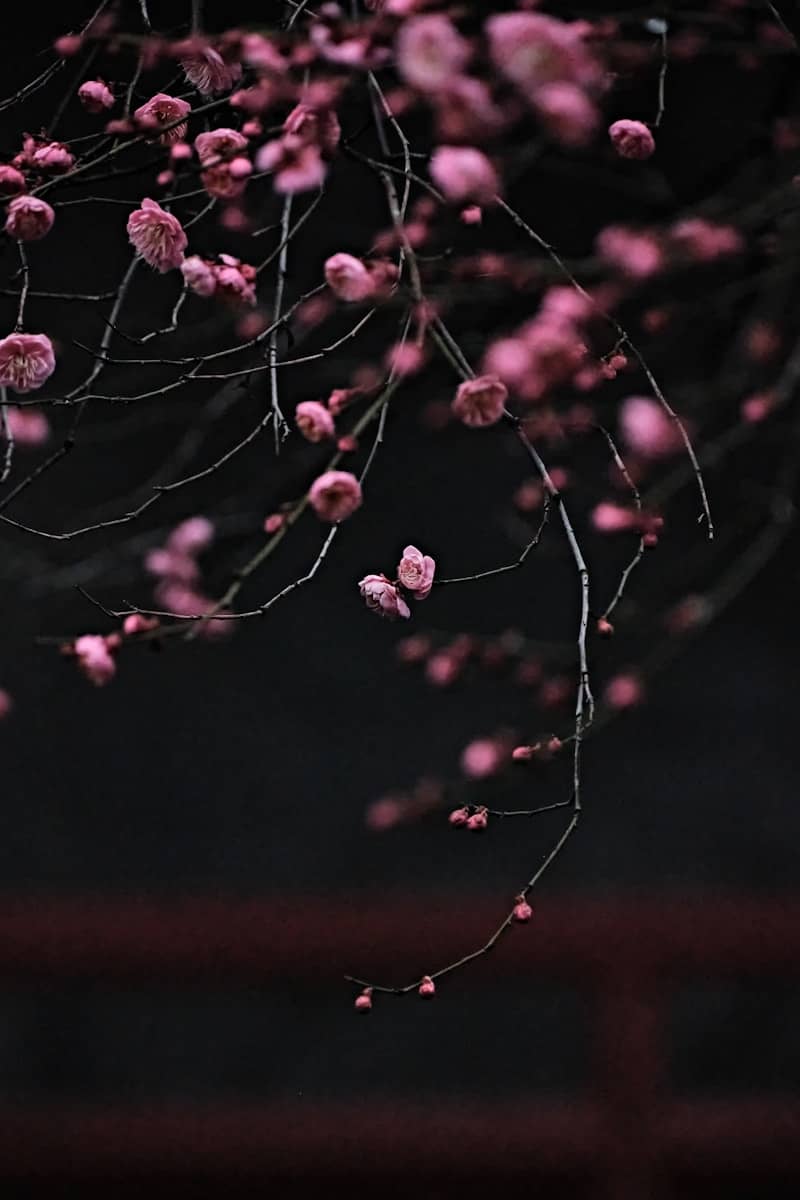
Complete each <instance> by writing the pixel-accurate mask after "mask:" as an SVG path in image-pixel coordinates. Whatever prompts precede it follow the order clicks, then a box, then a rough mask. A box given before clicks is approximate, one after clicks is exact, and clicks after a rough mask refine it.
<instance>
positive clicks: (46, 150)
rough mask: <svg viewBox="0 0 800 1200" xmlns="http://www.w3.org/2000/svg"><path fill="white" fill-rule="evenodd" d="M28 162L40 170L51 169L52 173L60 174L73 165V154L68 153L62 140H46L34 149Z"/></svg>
mask: <svg viewBox="0 0 800 1200" xmlns="http://www.w3.org/2000/svg"><path fill="white" fill-rule="evenodd" d="M30 162H31V166H32V167H36V168H38V170H40V171H52V172H53V174H54V175H60V174H62V173H63V172H64V171H69V170H70V168H71V167H73V166H74V165H75V156H74V155H73V154H70V152H69V150H68V149H67V147H66V146H65V145H64V144H63V142H47V143H46V144H45V145H40V146H38V147H37V149H36V150H34V152H33V154H32V156H31V160H30Z"/></svg>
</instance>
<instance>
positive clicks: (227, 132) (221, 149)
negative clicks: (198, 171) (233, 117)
mask: <svg viewBox="0 0 800 1200" xmlns="http://www.w3.org/2000/svg"><path fill="white" fill-rule="evenodd" d="M247 145H248V143H247V138H246V137H245V136H244V134H242V133H239V131H238V129H227V128H221V129H211V130H209V131H208V132H207V133H198V135H197V137H196V138H195V139H194V148H195V150H196V151H197V157H198V158H199V159H200V162H201V163H202V165H203V166H204V167H209V166H212V167H213V166H216V164H217V163H220V162H228V161H229V160H230V159H232V158H236V156H237V155H238V154H241V153H242V152H243V151H245V150H246V149H247Z"/></svg>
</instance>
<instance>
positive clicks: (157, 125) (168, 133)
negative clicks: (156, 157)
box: [133, 92, 192, 146]
mask: <svg viewBox="0 0 800 1200" xmlns="http://www.w3.org/2000/svg"><path fill="white" fill-rule="evenodd" d="M191 110H192V106H191V104H187V102H186V101H185V100H179V99H178V98H177V97H176V96H168V95H166V93H165V92H157V93H156V95H155V96H151V97H150V99H149V100H148V101H147V103H146V104H142V105H141V106H140V107H139V108H137V109H136V111H135V112H134V114H133V119H134V121H135V122H136V124H137V125H138V126H139V128H140V129H143V130H145V132H147V133H153V134H159V135H160V136H159V141H160V142H161V143H162V145H164V146H170V145H172V143H173V142H182V141H183V139H184V138H185V136H186V130H187V127H188V126H187V123H186V121H184V120H183V119H182V118H183V117H185V116H186V115H187V113H189V112H191ZM175 121H179V122H180V124H178V125H175V124H174V122H175ZM166 126H172V128H171V129H167V128H166ZM162 131H163V132H162Z"/></svg>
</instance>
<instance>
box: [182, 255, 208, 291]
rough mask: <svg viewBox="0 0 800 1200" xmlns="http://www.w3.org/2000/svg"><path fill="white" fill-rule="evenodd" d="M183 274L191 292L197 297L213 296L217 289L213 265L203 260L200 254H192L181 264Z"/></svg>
mask: <svg viewBox="0 0 800 1200" xmlns="http://www.w3.org/2000/svg"><path fill="white" fill-rule="evenodd" d="M181 274H182V275H183V280H184V283H185V284H186V286H187V287H188V288H189V290H190V291H192V292H194V293H195V295H197V296H206V297H208V296H213V295H214V292H215V290H216V287H217V279H216V276H215V274H214V269H213V265H212V264H211V263H209V262H207V261H206V260H205V259H204V258H201V257H200V255H199V254H190V255H189V257H188V258H185V259H184V260H183V262H182V263H181Z"/></svg>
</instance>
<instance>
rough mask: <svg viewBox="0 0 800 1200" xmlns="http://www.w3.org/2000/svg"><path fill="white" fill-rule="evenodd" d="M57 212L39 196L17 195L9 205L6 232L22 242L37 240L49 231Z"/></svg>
mask: <svg viewBox="0 0 800 1200" xmlns="http://www.w3.org/2000/svg"><path fill="white" fill-rule="evenodd" d="M55 218H56V214H55V213H54V212H53V210H52V208H51V207H50V205H49V204H48V203H47V201H46V200H40V199H39V197H38V196H16V197H15V198H14V199H13V200H12V201H11V203H10V204H9V206H8V214H7V216H6V226H5V228H6V233H7V234H9V235H10V236H11V237H14V238H17V239H18V240H19V241H20V242H35V241H38V240H39V238H43V237H44V236H45V234H47V233H49V232H50V230H51V229H52V227H53V221H54V220H55Z"/></svg>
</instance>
